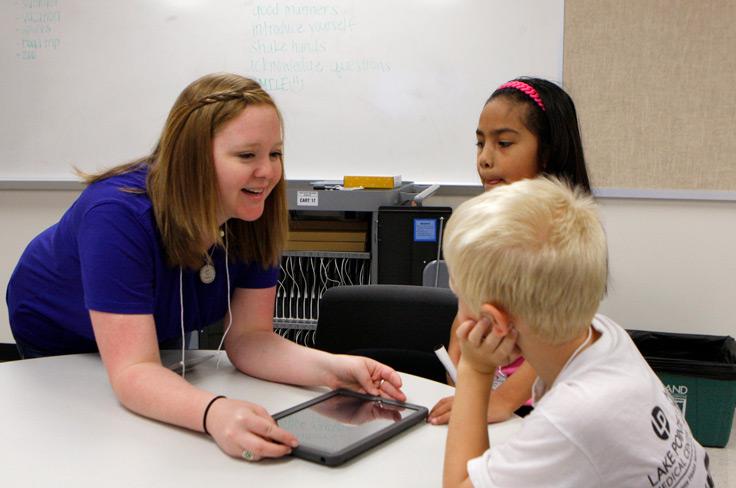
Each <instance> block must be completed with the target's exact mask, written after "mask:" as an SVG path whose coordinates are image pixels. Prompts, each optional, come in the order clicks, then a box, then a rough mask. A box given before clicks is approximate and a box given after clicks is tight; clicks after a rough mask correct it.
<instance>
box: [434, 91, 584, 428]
mask: <svg viewBox="0 0 736 488" xmlns="http://www.w3.org/2000/svg"><path fill="white" fill-rule="evenodd" d="M475 135H476V138H477V143H476V145H477V146H478V156H477V169H478V175H479V176H480V180H481V183H482V184H483V189H484V190H485V191H491V190H493V188H496V187H497V186H499V185H506V184H509V183H513V182H515V181H519V180H523V179H526V178H534V177H535V176H537V175H539V174H547V175H554V176H557V177H559V178H561V179H564V180H567V181H568V182H570V183H571V184H573V185H575V186H580V187H582V188H583V189H585V191H586V192H588V193H590V181H589V180H588V172H587V170H586V167H585V158H584V157H583V146H582V143H581V141H580V129H579V128H578V118H577V113H576V111H575V104H574V103H573V101H572V99H571V98H570V96H569V95H568V94H567V93H565V91H564V90H562V88H560V87H559V86H557V85H555V84H554V83H551V82H549V81H547V80H542V79H538V78H517V79H515V80H512V81H509V82H507V83H504V84H503V85H501V86H500V87H498V88H497V89H496V91H494V92H493V93H492V94H491V96H490V98H489V99H488V100H487V101H486V103H485V105H484V106H483V110H482V112H481V114H480V119H479V121H478V128H477V129H476V131H475ZM459 325H460V321H459V319H458V317H457V316H456V317H455V320H454V322H453V323H452V328H451V333H450V346H449V351H448V352H449V355H450V358H451V359H452V360H453V362H454V363H455V364H457V363H458V361H459V360H460V347H459V345H458V342H457V339H456V337H455V334H456V330H457V328H458V326H459ZM535 379H536V373H535V371H534V370H533V369H532V367H531V366H529V365H528V364H527V363H526V362H524V360H523V358H518V359H516V360H515V361H514V362H513V363H511V364H509V365H507V366H504V367H502V368H499V370H498V371H497V373H496V378H495V380H494V391H493V393H492V394H491V397H490V401H489V403H488V422H500V421H503V420H506V419H508V418H509V417H511V415H512V414H513V413H514V412H515V411H517V410H518V413H519V414H520V415H525V414H526V413H528V412H529V410H530V409H531V403H530V400H529V399H530V398H531V389H532V384H533V383H534V380H535ZM452 402H453V397H446V398H443V399H442V400H440V401H439V402H438V403H437V405H435V406H434V407H433V408H432V410H431V411H430V413H429V421H430V422H431V423H433V424H445V423H447V422H448V421H449V419H450V412H451V410H452ZM522 406H523V408H521V409H520V407H522Z"/></svg>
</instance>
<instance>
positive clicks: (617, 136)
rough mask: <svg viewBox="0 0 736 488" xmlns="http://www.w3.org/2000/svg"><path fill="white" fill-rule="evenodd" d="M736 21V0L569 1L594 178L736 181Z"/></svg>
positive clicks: (644, 185) (569, 48)
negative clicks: (735, 26) (698, 0)
mask: <svg viewBox="0 0 736 488" xmlns="http://www.w3.org/2000/svg"><path fill="white" fill-rule="evenodd" d="M734 25H736V2H733V1H732V0H708V1H702V2H693V1H691V0H623V1H621V0H598V1H595V2H590V1H586V0H567V1H566V2H565V24H564V61H563V73H564V74H563V76H564V85H565V88H566V89H567V90H568V92H569V93H570V94H571V95H572V97H573V99H574V100H575V103H576V106H577V109H578V117H579V119H580V124H581V131H582V135H583V144H584V147H585V152H586V158H587V161H588V164H589V168H590V173H591V179H592V182H593V185H594V187H596V188H597V189H603V190H605V189H634V190H637V189H638V190H650V189H651V190H654V192H655V193H656V192H658V191H660V190H675V191H678V190H684V191H699V192H704V193H708V192H716V193H719V192H720V193H723V192H727V193H730V192H734V191H735V190H736V29H734V27H733V26H734ZM660 193H661V191H660ZM730 194H732V195H736V193H730Z"/></svg>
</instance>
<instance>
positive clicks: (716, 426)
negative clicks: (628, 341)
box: [628, 330, 736, 447]
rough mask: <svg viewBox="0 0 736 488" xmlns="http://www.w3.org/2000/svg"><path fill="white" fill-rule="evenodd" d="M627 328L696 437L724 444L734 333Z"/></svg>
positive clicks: (735, 386) (732, 389)
mask: <svg viewBox="0 0 736 488" xmlns="http://www.w3.org/2000/svg"><path fill="white" fill-rule="evenodd" d="M628 332H629V335H630V336H631V338H632V339H633V341H634V344H636V346H637V347H638V348H639V351H640V352H641V354H642V356H644V359H646V360H647V362H648V363H649V366H651V368H652V369H653V370H654V372H655V373H656V374H657V376H658V377H659V379H660V380H662V383H664V385H665V387H666V388H667V390H668V391H669V392H670V394H671V395H672V398H673V400H674V401H675V403H676V404H677V405H678V406H679V407H680V410H682V412H683V414H684V415H685V420H687V423H688V424H689V425H690V430H691V431H692V433H693V436H695V438H696V439H697V440H698V442H700V444H702V445H703V446H708V447H725V446H726V444H727V443H728V438H729V436H730V434H731V427H732V425H733V415H734V408H735V407H736V341H734V339H733V337H731V336H709V335H697V334H675V333H666V332H650V331H642V330H629V331H628Z"/></svg>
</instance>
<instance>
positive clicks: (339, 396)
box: [273, 389, 427, 466]
mask: <svg viewBox="0 0 736 488" xmlns="http://www.w3.org/2000/svg"><path fill="white" fill-rule="evenodd" d="M426 417H427V409H426V408H425V407H422V406H420V405H412V404H410V403H403V402H398V401H395V400H387V399H385V398H381V397H374V396H370V395H363V394H360V393H356V392H353V391H349V390H342V389H340V390H334V391H331V392H329V393H325V394H324V395H321V396H318V397H317V398H314V399H312V400H309V401H307V402H304V403H301V404H299V405H297V406H295V407H292V408H290V409H288V410H284V411H283V412H279V413H277V414H275V415H274V416H273V418H274V420H276V423H278V424H279V426H280V427H282V428H283V429H286V430H288V431H289V432H291V433H292V434H294V435H295V436H296V437H297V439H299V446H298V447H297V448H295V449H294V450H293V451H292V455H293V456H296V457H300V458H302V459H306V460H308V461H313V462H316V463H320V464H325V465H327V466H337V465H339V464H342V463H344V462H345V461H347V460H349V459H352V458H353V457H355V456H357V455H358V454H361V453H362V452H365V451H367V450H368V449H370V448H372V447H374V446H376V445H377V444H380V443H382V442H384V441H386V440H388V439H390V438H391V437H393V436H395V435H397V434H398V433H399V432H402V431H404V430H406V429H408V428H409V427H411V426H413V425H415V424H417V423H420V422H422V421H423V420H424V419H425V418H426Z"/></svg>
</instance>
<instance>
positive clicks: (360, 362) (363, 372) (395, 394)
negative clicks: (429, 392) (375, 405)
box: [325, 355, 406, 402]
mask: <svg viewBox="0 0 736 488" xmlns="http://www.w3.org/2000/svg"><path fill="white" fill-rule="evenodd" d="M327 373H328V375H329V377H328V379H327V381H326V382H325V383H326V384H327V385H328V386H329V387H330V388H333V389H334V388H347V389H349V390H355V391H358V392H360V393H368V394H369V395H375V396H382V397H384V398H391V399H394V400H399V401H402V402H403V401H404V400H406V395H404V393H403V392H402V391H401V378H400V377H399V373H397V372H396V371H394V369H393V368H390V367H388V366H386V365H385V364H381V363H379V362H378V361H375V360H373V359H370V358H366V357H363V356H348V355H334V356H333V357H332V361H331V362H330V371H328V372H327Z"/></svg>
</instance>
